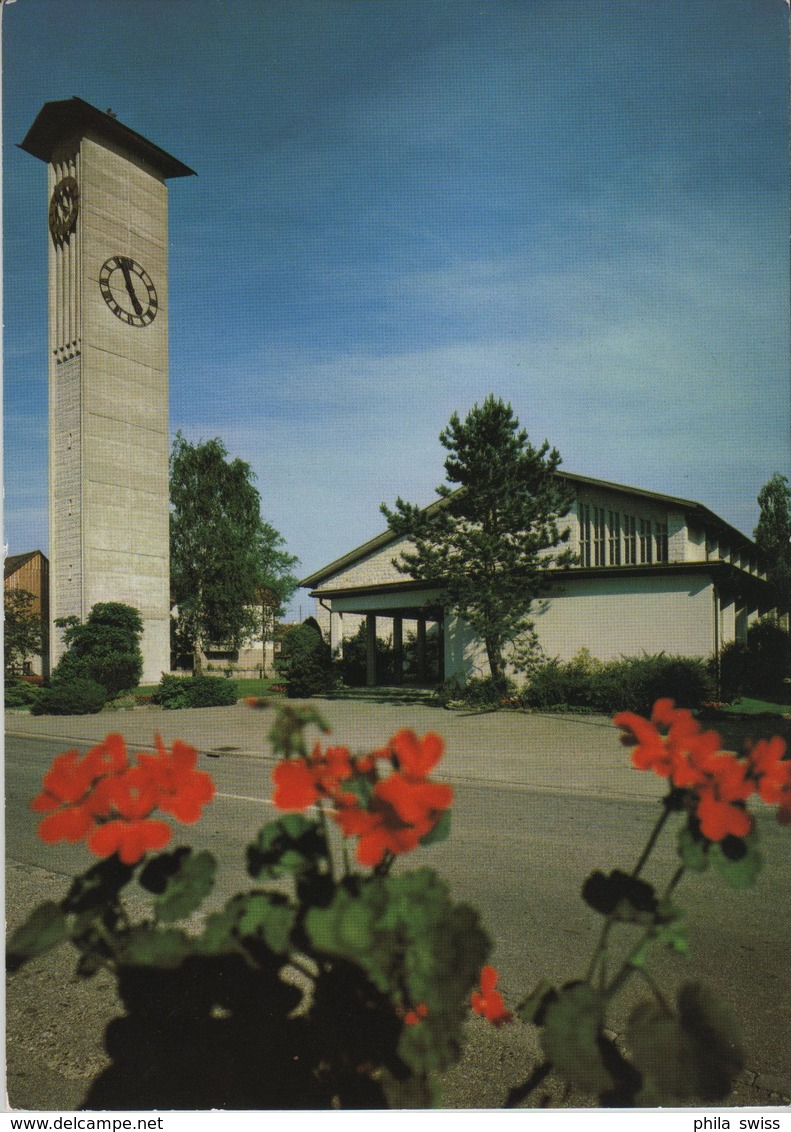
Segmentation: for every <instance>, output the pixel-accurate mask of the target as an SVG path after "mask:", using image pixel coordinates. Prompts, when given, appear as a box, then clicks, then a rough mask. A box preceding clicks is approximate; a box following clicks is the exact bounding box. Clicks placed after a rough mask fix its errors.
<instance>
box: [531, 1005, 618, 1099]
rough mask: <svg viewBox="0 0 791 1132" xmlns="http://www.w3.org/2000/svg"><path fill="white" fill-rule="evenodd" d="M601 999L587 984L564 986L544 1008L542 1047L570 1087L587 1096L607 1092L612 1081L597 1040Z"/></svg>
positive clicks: (600, 1026) (600, 1015)
mask: <svg viewBox="0 0 791 1132" xmlns="http://www.w3.org/2000/svg"><path fill="white" fill-rule="evenodd" d="M603 1024H604V998H603V996H602V995H600V994H599V992H598V991H596V990H595V989H594V988H593V987H591V986H589V985H588V984H587V983H578V984H576V985H575V986H571V987H564V988H563V990H561V991H560V992H559V994H558V997H557V999H556V1000H555V1001H554V1002H552V1003H550V1005H549V1006H548V1007H547V1011H546V1017H545V1020H544V1028H543V1030H542V1031H541V1046H542V1048H543V1050H544V1053H545V1054H546V1056H547V1057H548V1058H549V1060H550V1061H551V1062H552V1064H553V1066H554V1067H555V1069H556V1070H557V1072H558V1073H560V1074H561V1076H562V1077H564V1078H565V1079H566V1080H567V1081H568V1082H569V1084H571V1085H575V1086H576V1087H577V1088H579V1089H584V1090H585V1091H586V1092H589V1093H603V1092H607V1091H608V1090H609V1089H611V1088H612V1087H613V1084H614V1081H613V1078H612V1077H611V1076H610V1074H609V1073H608V1072H607V1070H606V1069H605V1067H604V1064H603V1062H602V1057H601V1051H600V1049H599V1038H600V1036H601V1031H602V1026H603Z"/></svg>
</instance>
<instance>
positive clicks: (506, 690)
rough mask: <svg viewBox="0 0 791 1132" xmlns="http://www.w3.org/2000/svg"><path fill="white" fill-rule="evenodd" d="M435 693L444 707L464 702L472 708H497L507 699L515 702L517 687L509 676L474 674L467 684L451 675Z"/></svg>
mask: <svg viewBox="0 0 791 1132" xmlns="http://www.w3.org/2000/svg"><path fill="white" fill-rule="evenodd" d="M435 695H436V698H437V700H438V701H439V702H440V704H441V705H442V706H443V707H447V706H448V704H459V703H462V704H467V705H468V706H469V707H471V708H496V707H500V706H501V704H503V702H504V701H506V700H507V701H510V702H513V700H514V697H515V695H516V687H515V685H514V682H513V680H509V679H508V678H507V677H500V679H499V680H496V679H495V678H494V677H492V676H472V677H470V679H469V680H468V681H467V683H466V684H462V683H461V682H460V681H459V680H457V679H456V678H455V677H451V678H450V679H449V680H445V681H444V682H443V683H442V684H441V685H440V686H439V688H437V690H436V693H435Z"/></svg>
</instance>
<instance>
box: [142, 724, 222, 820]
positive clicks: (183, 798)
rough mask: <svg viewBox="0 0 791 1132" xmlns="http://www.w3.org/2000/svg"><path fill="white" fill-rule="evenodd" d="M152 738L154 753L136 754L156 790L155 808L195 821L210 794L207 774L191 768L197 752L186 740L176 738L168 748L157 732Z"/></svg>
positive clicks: (196, 758)
mask: <svg viewBox="0 0 791 1132" xmlns="http://www.w3.org/2000/svg"><path fill="white" fill-rule="evenodd" d="M155 742H156V746H157V753H156V755H147V754H140V755H138V756H137V758H138V763H139V765H140V767H141V768H142V769H144V770H145V772H146V774H147V775H148V777H149V780H150V782H151V783H152V785H153V786H154V788H155V790H156V793H157V805H158V807H159V809H160V810H162V812H163V813H166V814H172V815H173V817H174V818H176V819H177V820H178V821H180V822H184V823H185V824H191V823H192V822H196V821H197V820H198V818H199V817H200V816H201V812H202V809H203V807H204V806H205V805H206V803H207V802H210V801H211V800H212V798H213V797H214V783H213V782H212V779H211V775H210V774H207V773H206V771H203V770H196V769H195V765H196V763H197V761H198V752H197V750H196V749H195V748H194V747H191V746H189V744H188V743H183V742H182V741H181V740H180V739H176V741H175V742H174V744H173V748H172V750H171V751H169V750H168V749H167V747H166V746H165V744H164V743H163V742H162V739H161V737H160V736H159V735H157V736H155Z"/></svg>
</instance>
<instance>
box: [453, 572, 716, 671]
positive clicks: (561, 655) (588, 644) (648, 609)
mask: <svg viewBox="0 0 791 1132" xmlns="http://www.w3.org/2000/svg"><path fill="white" fill-rule="evenodd" d="M731 622H733V623H732V624H731ZM536 630H537V632H538V636H539V641H540V643H541V647H542V648H543V650H544V653H545V655H546V656H547V657H557V658H558V659H560V660H561V661H568V660H571V659H572V657H573V656H574V655H575V654H576V653H578V652H579V651H580V649H583V648H585V649H588V650H589V652H590V654H591V655H592V656H594V657H596V658H597V659H599V660H614V659H618V658H619V657H621V656H640V655H641V654H642V653H644V652H645V653H649V654H653V653H658V652H666V653H673V654H678V655H682V656H698V657H704V658H705V657H708V656H711V654H712V653H713V651H714V612H713V596H712V585H711V581H710V580H709V578H708V577H706V575H704V574H702V573H701V574H693V575H689V574H686V575H683V576H678V577H674V576H673V575H661V576H660V575H657V576H656V577H634V578H619V579H611V578H585V579H582V578H581V579H579V580H578V581H577V580H575V581H574V582H573V583H570V584H569V585H568V586H567V588H566V592H565V593H564V594H560V595H555V596H553V597H552V598H551V600H550V601H549V604H548V606H547V608H546V611H545V612H544V613H542V614H539V616H537V617H536ZM721 631H723V639H724V640H729V639H732V638H733V635H734V633H735V619H734V618H733V617H730V618H727V617H726V619H725V622H724V624H723V623H722V622H721ZM445 672H446V676H448V677H450V676H453V675H456V676H458V677H459V678H461V679H466V678H468V677H470V676H476V675H477V676H485V675H487V674H488V672H489V666H488V663H487V660H486V651H485V649H484V647H483V644H482V642H479V641H477V640H476V639H475V637H474V635H473V634H472V632H471V630H470V628H469V626H468V625H466V624H464V623H463V622H462V621H460V619H458V618H450V619H449V621H448V624H447V625H446V632H445Z"/></svg>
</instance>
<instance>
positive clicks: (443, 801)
mask: <svg viewBox="0 0 791 1132" xmlns="http://www.w3.org/2000/svg"><path fill="white" fill-rule="evenodd" d="M374 796H375V797H376V798H378V799H381V800H382V801H383V802H386V803H387V804H388V805H390V806H392V808H393V809H394V810H395V812H396V813H397V814H398V816H399V818H400V819H401V820H402V821H403V822H406V823H408V824H409V825H415V826H420V827H425V828H424V832H426V833H427V832H428V830H429V829H430V828H431V826H433V825H434V822H435V821H436V818H437V816H438V815H439V814H440V813H441V812H442V811H443V810H447V809H448V807H449V806H450V804H451V803H452V801H453V790H452V789H451V787H450V786H446V785H445V784H444V783H442V782H413V781H410V780H409V779H408V778H405V777H404V775H402V774H398V773H397V772H396V773H394V774H391V775H390V776H389V777H388V778H385V779H383V780H382V781H381V782H377V784H376V786H375V787H374Z"/></svg>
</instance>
